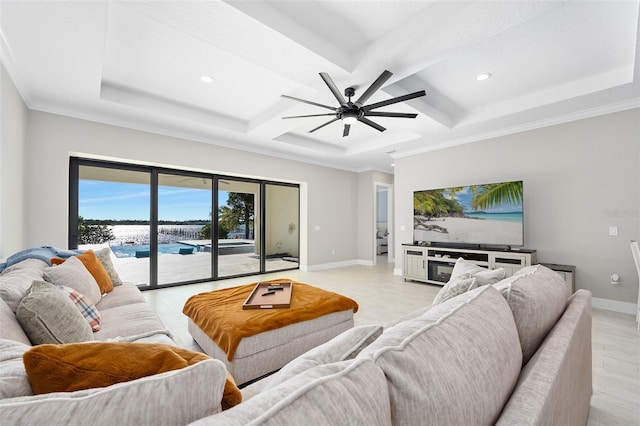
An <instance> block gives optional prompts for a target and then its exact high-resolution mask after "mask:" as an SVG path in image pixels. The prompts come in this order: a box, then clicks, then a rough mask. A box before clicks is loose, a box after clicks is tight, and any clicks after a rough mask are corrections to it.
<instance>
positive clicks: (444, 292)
mask: <svg viewBox="0 0 640 426" xmlns="http://www.w3.org/2000/svg"><path fill="white" fill-rule="evenodd" d="M477 280H478V279H477V278H475V277H471V276H470V275H468V274H463V275H462V276H461V277H459V278H452V279H450V280H449V282H448V283H446V284H445V285H444V287H442V288H441V289H440V291H439V292H438V294H436V297H435V298H434V299H433V303H431V306H435V305H439V304H440V303H442V302H446V301H447V300H449V299H451V298H454V297H456V296H458V295H460V294H462V293H466V292H467V291H469V290H473V289H474V288H476V287H478V284H476V283H477Z"/></svg>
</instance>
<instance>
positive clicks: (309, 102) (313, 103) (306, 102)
mask: <svg viewBox="0 0 640 426" xmlns="http://www.w3.org/2000/svg"><path fill="white" fill-rule="evenodd" d="M280 96H282V97H283V98H287V99H293V100H294V101H298V102H304V103H305V104H309V105H315V106H319V107H322V108H327V109H330V110H332V111H335V110H336V109H335V107H332V106H329V105H322V104H319V103H317V102H311V101H307V100H304V99H300V98H294V97H293V96H289V95H280Z"/></svg>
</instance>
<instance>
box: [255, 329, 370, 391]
mask: <svg viewBox="0 0 640 426" xmlns="http://www.w3.org/2000/svg"><path fill="white" fill-rule="evenodd" d="M381 334H382V326H381V325H363V326H359V327H354V328H351V329H349V330H347V331H345V332H343V333H341V334H339V335H338V336H336V337H334V338H333V339H331V340H329V341H328V342H326V343H323V344H322V345H320V346H317V347H315V348H313V349H311V350H310V351H308V352H306V353H304V354H302V355H300V356H299V357H298V358H296V359H294V360H293V361H291V362H289V363H288V364H287V365H285V366H284V367H282V369H280V371H278V372H277V373H275V374H274V375H272V376H270V377H268V378H266V379H264V386H263V388H262V391H265V390H267V389H271V388H273V387H274V386H277V385H279V384H280V383H282V382H284V381H286V380H288V379H290V378H291V377H293V376H296V375H298V374H300V373H302V372H303V371H306V370H308V369H310V368H312V367H315V366H316V365H322V364H331V363H333V362H337V361H346V360H349V359H353V358H355V357H356V355H358V353H360V351H362V349H364V348H365V347H367V346H368V345H370V344H371V342H373V341H374V340H375V339H376V338H377V337H378V336H380V335H381Z"/></svg>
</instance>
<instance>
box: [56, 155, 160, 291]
mask: <svg viewBox="0 0 640 426" xmlns="http://www.w3.org/2000/svg"><path fill="white" fill-rule="evenodd" d="M77 171H78V179H77V180H76V181H75V182H76V185H74V186H77V193H78V197H77V212H78V214H77V216H75V217H73V216H72V217H71V219H72V220H71V221H70V223H74V224H75V226H70V227H69V229H70V246H69V247H71V248H74V247H77V248H79V249H94V250H99V249H100V248H102V247H110V248H111V251H112V260H113V262H114V265H115V267H116V269H117V270H118V272H119V275H120V276H121V278H122V279H123V280H125V281H129V282H133V283H135V284H138V285H140V286H142V287H144V286H148V285H149V282H150V280H149V270H150V268H149V259H150V243H151V229H150V221H149V218H150V217H149V214H150V211H149V205H150V200H151V190H150V186H149V184H150V182H151V174H150V173H149V172H145V171H136V170H125V169H119V168H104V167H92V166H84V165H82V166H79V168H78V169H77ZM73 219H75V220H73Z"/></svg>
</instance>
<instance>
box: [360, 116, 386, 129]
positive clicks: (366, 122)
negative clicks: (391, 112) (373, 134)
mask: <svg viewBox="0 0 640 426" xmlns="http://www.w3.org/2000/svg"><path fill="white" fill-rule="evenodd" d="M358 121H360V122H362V123H364V124H366V125H367V126H371V127H373V128H374V129H376V130H379V131H381V132H384V131H385V130H387V129H385V128H384V127H382V126H381V125H379V124H377V123H374V122H373V121H371V120H369V119H367V118H365V117H360V118H358Z"/></svg>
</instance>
